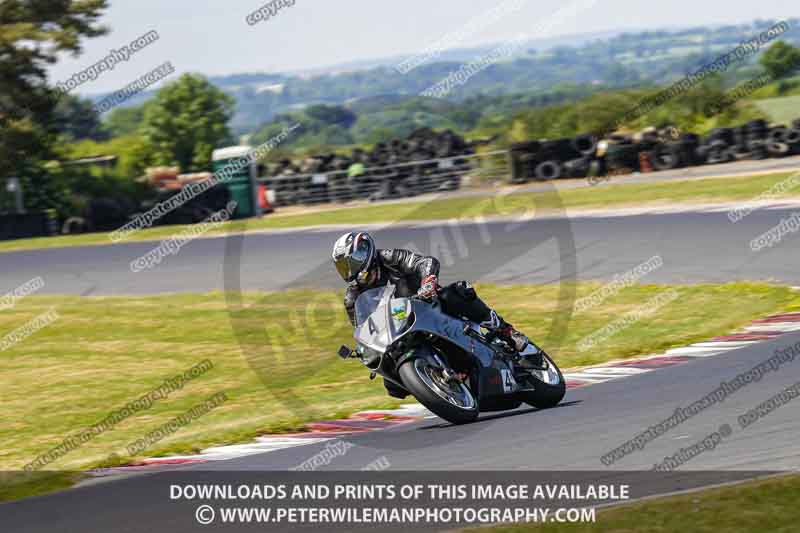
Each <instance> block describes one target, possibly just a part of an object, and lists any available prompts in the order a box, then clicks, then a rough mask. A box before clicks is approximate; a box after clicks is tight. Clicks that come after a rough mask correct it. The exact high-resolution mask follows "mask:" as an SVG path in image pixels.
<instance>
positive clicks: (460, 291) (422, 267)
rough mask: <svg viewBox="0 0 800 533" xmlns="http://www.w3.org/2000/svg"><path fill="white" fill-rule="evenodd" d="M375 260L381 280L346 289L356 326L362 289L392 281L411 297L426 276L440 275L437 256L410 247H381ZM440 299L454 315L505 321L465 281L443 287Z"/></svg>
mask: <svg viewBox="0 0 800 533" xmlns="http://www.w3.org/2000/svg"><path fill="white" fill-rule="evenodd" d="M376 262H377V267H378V279H377V280H376V281H375V282H374V283H373V284H372V285H370V286H369V287H362V286H360V285H358V284H357V283H356V282H353V283H351V284H350V285H348V287H347V291H346V292H345V295H344V307H345V309H347V315H348V316H349V317H350V322H352V323H353V325H355V305H356V299H357V298H358V296H359V295H360V294H361V293H362V292H364V291H366V290H369V289H374V288H375V287H382V286H384V285H387V284H388V283H391V284H392V285H394V286H395V287H396V289H395V294H396V295H397V296H399V297H409V296H413V295H414V294H416V293H417V291H418V290H419V287H420V285H421V284H422V280H423V279H425V278H426V277H427V276H438V275H439V261H438V260H437V259H436V258H435V257H430V256H424V255H419V254H415V253H414V252H412V251H410V250H403V249H399V248H395V249H392V250H378V252H377V258H376ZM439 300H440V301H441V304H442V310H443V311H444V312H445V313H447V314H449V315H452V316H456V317H466V318H468V319H470V320H472V321H474V322H478V323H488V322H498V324H497V325H499V321H501V320H502V319H499V318H498V317H497V315H496V314H495V313H493V312H492V310H491V309H490V308H489V307H488V306H487V305H486V304H485V303H483V302H482V301H481V300H480V299H479V298H478V295H477V294H475V289H473V288H472V287H471V286H470V285H469V283H467V282H466V281H458V282H456V283H453V284H452V285H448V286H446V287H443V288H442V290H441V292H440V293H439ZM493 315H494V317H493ZM493 318H494V319H493Z"/></svg>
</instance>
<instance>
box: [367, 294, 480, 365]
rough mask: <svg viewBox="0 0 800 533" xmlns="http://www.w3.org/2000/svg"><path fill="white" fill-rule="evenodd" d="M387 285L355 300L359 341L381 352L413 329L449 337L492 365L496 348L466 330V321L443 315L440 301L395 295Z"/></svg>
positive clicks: (413, 330)
mask: <svg viewBox="0 0 800 533" xmlns="http://www.w3.org/2000/svg"><path fill="white" fill-rule="evenodd" d="M393 295H394V287H393V286H392V285H387V286H385V287H380V288H376V289H370V290H368V291H365V292H364V293H362V294H361V295H360V296H359V297H358V300H357V301H356V322H357V326H356V330H355V332H354V334H353V336H354V337H355V339H356V341H357V342H358V343H359V344H362V345H364V346H366V347H368V348H370V349H372V350H375V351H376V352H378V353H381V354H383V353H385V352H386V350H387V349H388V347H389V346H390V345H392V344H393V343H395V342H396V341H398V340H399V339H400V338H402V337H404V336H406V335H409V334H411V333H413V332H425V333H430V334H433V335H436V336H438V337H442V338H445V339H447V340H448V341H450V342H451V343H453V344H456V345H457V346H459V347H460V348H462V349H463V350H464V351H466V352H467V353H471V354H472V355H473V356H475V357H476V358H477V359H478V360H479V361H480V363H481V364H482V365H483V366H492V360H493V359H494V351H493V350H492V349H491V348H489V347H487V346H485V345H484V344H483V343H481V342H478V341H476V340H475V339H474V338H473V337H470V336H469V335H467V334H465V333H464V324H465V322H464V321H463V320H459V319H456V318H453V317H451V316H448V315H446V314H444V313H443V312H442V310H441V308H440V307H439V305H438V303H433V304H431V303H428V302H423V301H421V300H416V299H410V298H394V297H393Z"/></svg>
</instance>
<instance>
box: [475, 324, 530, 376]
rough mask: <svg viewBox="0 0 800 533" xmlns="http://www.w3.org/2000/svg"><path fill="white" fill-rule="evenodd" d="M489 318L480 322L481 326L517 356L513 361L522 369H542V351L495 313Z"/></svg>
mask: <svg viewBox="0 0 800 533" xmlns="http://www.w3.org/2000/svg"><path fill="white" fill-rule="evenodd" d="M490 315H491V316H490V318H489V320H487V321H486V322H482V323H481V326H483V327H485V328H486V329H488V330H489V331H492V332H494V333H495V334H496V335H497V337H498V338H499V339H500V340H502V341H504V342H505V343H506V344H507V345H508V346H509V347H510V348H511V349H512V350H514V351H515V352H516V355H517V356H518V358H517V360H516V361H515V362H516V363H517V364H518V365H519V366H521V367H522V368H542V367H543V366H544V357H543V353H542V350H540V349H539V347H538V346H536V345H535V344H533V343H532V342H530V340H529V339H528V337H527V336H525V334H523V333H522V332H521V331H517V329H516V328H514V326H512V325H511V324H509V323H508V322H506V321H505V320H503V319H502V318H501V317H500V316H498V314H497V313H495V312H494V311H491V313H490Z"/></svg>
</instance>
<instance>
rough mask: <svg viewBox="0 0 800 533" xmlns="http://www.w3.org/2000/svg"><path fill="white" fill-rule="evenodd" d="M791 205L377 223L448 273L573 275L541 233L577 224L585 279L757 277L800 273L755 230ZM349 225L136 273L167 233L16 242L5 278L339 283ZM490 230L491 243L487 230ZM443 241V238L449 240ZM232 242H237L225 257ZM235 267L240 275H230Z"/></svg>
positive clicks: (91, 285)
mask: <svg viewBox="0 0 800 533" xmlns="http://www.w3.org/2000/svg"><path fill="white" fill-rule="evenodd" d="M791 213H792V211H791V210H789V209H765V210H760V211H755V212H753V213H752V214H750V215H749V216H748V217H746V218H744V219H743V220H741V221H739V222H737V223H736V224H733V223H731V222H730V221H729V220H728V218H727V216H726V214H725V213H724V212H684V213H675V214H648V215H631V216H608V217H605V216H604V217H575V218H572V219H570V220H569V222H567V221H565V220H552V219H543V220H541V221H537V220H535V219H534V220H533V221H531V222H528V223H527V224H526V225H525V227H523V228H521V229H517V230H514V231H511V232H508V231H506V228H507V226H508V224H507V223H502V222H494V223H488V224H485V225H482V226H481V225H477V224H471V225H463V226H460V227H459V228H460V234H461V238H460V242H461V244H460V245H459V244H458V243H457V241H456V239H455V237H454V235H453V233H452V229H451V228H449V227H447V226H446V225H443V226H440V227H439V229H438V230H435V229H431V228H429V227H416V228H415V227H394V228H392V227H388V228H385V229H382V230H378V231H374V235H375V236H376V237H377V239H378V243H379V245H380V246H381V247H383V248H388V247H398V246H399V247H406V246H413V247H416V248H417V249H419V250H421V251H423V252H433V253H435V254H436V255H437V256H439V257H440V259H442V263H443V268H442V277H443V278H444V279H445V280H450V281H453V280H457V279H467V280H472V281H494V282H500V283H543V282H544V283H547V282H553V281H557V280H558V279H560V277H562V276H563V272H562V268H561V264H562V262H563V261H564V260H565V255H564V252H563V250H559V249H557V248H556V246H554V245H553V244H552V243H547V242H545V243H542V244H541V245H539V246H537V245H534V244H531V243H532V242H533V241H535V240H536V238H537V235H550V234H552V233H554V232H559V231H560V232H564V231H569V232H571V234H572V235H573V236H574V242H575V252H576V253H577V277H578V279H610V278H613V276H614V275H616V274H621V273H623V272H625V271H627V270H629V269H631V268H633V267H634V266H636V265H638V264H640V263H642V262H644V261H646V260H647V259H649V258H650V257H652V256H654V255H660V256H661V257H662V258H663V260H664V266H663V267H662V268H660V269H658V270H656V271H654V272H652V273H650V274H649V275H648V276H647V278H646V279H645V281H647V282H665V283H667V282H668V283H674V282H704V281H708V282H723V281H731V280H740V279H749V280H755V279H758V280H774V281H776V282H780V283H786V284H790V285H800V270H798V269H797V264H798V263H799V262H800V261H799V260H800V251H798V250H800V248H799V247H798V245H797V244H798V242H800V235H796V234H789V235H787V236H786V237H784V240H783V241H782V242H781V243H779V244H778V245H777V246H774V247H773V248H771V249H764V250H762V251H760V252H758V253H754V252H752V251H751V250H750V248H749V243H750V240H751V239H753V238H755V237H756V236H758V235H760V234H762V233H763V232H765V231H767V230H769V229H770V228H771V227H773V226H775V225H776V224H778V223H779V222H780V219H781V218H785V217H787V216H789V215H790V214H791ZM442 227H444V229H442ZM340 234H341V230H315V231H302V230H296V231H294V230H293V231H287V232H282V233H271V234H250V235H247V236H246V237H245V238H244V239H243V243H242V244H243V249H244V250H245V251H244V252H243V253H242V254H239V253H238V252H236V251H235V250H233V241H234V239H230V238H228V239H226V238H224V237H221V238H208V239H198V240H196V241H193V242H191V243H189V244H188V245H187V246H186V247H184V248H183V249H182V250H181V251H180V253H178V254H177V255H175V256H170V257H167V258H166V259H165V260H164V262H162V263H161V264H160V265H158V266H157V267H155V268H154V269H153V270H148V271H144V272H140V273H138V274H133V273H132V272H131V271H130V269H129V264H130V262H131V261H133V260H134V259H136V258H137V257H139V256H141V255H143V254H146V253H147V252H148V251H150V250H152V249H153V248H154V247H155V246H157V243H153V242H140V243H131V244H123V245H117V246H94V247H82V248H62V249H52V250H36V251H26V252H14V253H8V254H3V255H2V257H1V258H0V259H1V260H2V265H3V277H2V281H0V290H2V291H3V292H5V291H9V290H12V289H13V288H14V287H16V286H18V285H20V284H21V283H23V282H25V281H27V280H29V279H31V277H33V276H35V275H40V276H42V277H43V278H44V280H45V283H46V286H45V288H44V289H43V290H42V292H43V293H51V294H86V293H88V292H91V293H92V294H110V295H113V294H156V293H164V292H186V291H207V290H222V289H224V288H225V287H226V283H225V276H226V274H227V275H228V277H229V284H228V288H233V289H236V288H238V287H239V284H241V288H242V289H244V290H259V289H260V290H278V289H282V288H286V287H296V286H304V287H309V286H310V287H331V288H341V286H342V285H341V281H340V280H339V278H338V277H337V276H336V273H335V272H334V270H333V268H332V267H331V266H330V264H329V257H330V256H329V254H330V249H331V246H332V243H333V242H334V241H335V239H336V238H337V237H338V236H339V235H340ZM437 235H438V237H437ZM487 235H488V240H489V243H488V244H486V242H487V241H486V240H483V239H484V237H485V236H487ZM441 236H444V238H445V240H444V241H441V239H440V237H441ZM437 242H444V247H443V246H439V245H437V244H436V243H437ZM226 246H229V247H230V248H229V254H228V256H227V259H226ZM570 253H571V252H570ZM226 261H227V265H226ZM498 265H503V266H502V268H498ZM232 274H235V275H234V276H233V277H235V278H239V277H240V281H239V280H238V279H237V280H236V283H232V282H231V281H230V279H231V275H232Z"/></svg>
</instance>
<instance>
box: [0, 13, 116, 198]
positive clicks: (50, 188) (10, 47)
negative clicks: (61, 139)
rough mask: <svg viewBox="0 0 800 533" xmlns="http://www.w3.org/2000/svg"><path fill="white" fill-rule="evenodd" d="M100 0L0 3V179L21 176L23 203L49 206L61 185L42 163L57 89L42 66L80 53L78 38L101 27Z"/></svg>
mask: <svg viewBox="0 0 800 533" xmlns="http://www.w3.org/2000/svg"><path fill="white" fill-rule="evenodd" d="M106 7H107V1H106V0H82V1H69V0H60V1H57V2H42V1H36V0H3V1H2V2H0V180H2V178H5V177H8V176H13V175H17V176H19V177H21V178H22V179H23V187H24V188H25V191H26V195H25V200H26V207H27V208H29V209H45V208H49V207H53V206H54V205H53V202H57V201H58V200H57V199H58V198H59V195H61V194H63V190H62V189H63V187H61V185H59V184H58V183H56V180H55V179H52V178H51V177H50V176H49V174H48V173H47V172H46V171H45V169H44V168H43V163H42V162H43V161H44V160H48V159H52V158H53V157H54V155H55V153H54V151H53V147H54V146H55V144H56V142H57V135H58V121H57V120H55V116H54V108H55V106H56V104H57V101H58V93H57V92H56V91H54V90H53V89H52V88H50V87H48V85H47V73H46V68H47V66H48V65H50V64H52V63H55V62H56V59H57V57H58V55H59V54H61V53H64V52H71V53H72V54H75V55H77V54H78V53H80V52H81V50H82V46H81V41H82V39H83V38H87V37H96V36H98V35H102V34H104V33H106V31H107V30H106V29H105V28H103V27H101V26H98V25H96V22H97V20H98V19H99V18H100V16H101V15H102V11H103V10H104V9H105V8H106Z"/></svg>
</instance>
